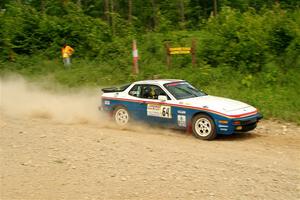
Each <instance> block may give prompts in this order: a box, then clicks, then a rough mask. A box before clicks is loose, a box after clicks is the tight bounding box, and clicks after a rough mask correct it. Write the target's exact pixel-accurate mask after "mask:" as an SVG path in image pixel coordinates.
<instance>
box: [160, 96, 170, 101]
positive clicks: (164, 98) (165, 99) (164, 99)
mask: <svg viewBox="0 0 300 200" xmlns="http://www.w3.org/2000/svg"><path fill="white" fill-rule="evenodd" d="M158 100H160V101H167V100H168V97H167V96H165V95H158Z"/></svg>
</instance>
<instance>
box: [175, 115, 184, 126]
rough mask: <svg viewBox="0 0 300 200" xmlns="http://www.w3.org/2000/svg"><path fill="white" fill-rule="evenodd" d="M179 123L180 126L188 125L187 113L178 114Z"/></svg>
mask: <svg viewBox="0 0 300 200" xmlns="http://www.w3.org/2000/svg"><path fill="white" fill-rule="evenodd" d="M177 123H178V126H181V127H186V116H185V115H177Z"/></svg>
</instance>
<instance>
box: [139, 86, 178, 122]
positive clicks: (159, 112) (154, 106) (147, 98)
mask: <svg viewBox="0 0 300 200" xmlns="http://www.w3.org/2000/svg"><path fill="white" fill-rule="evenodd" d="M161 95H163V96H166V97H167V99H168V100H169V99H170V98H169V97H168V95H167V94H166V93H165V92H164V91H163V90H162V88H161V87H160V86H158V85H152V84H147V85H144V86H143V89H142V96H141V97H142V99H143V100H144V102H143V107H144V109H145V111H146V118H145V120H146V121H147V122H150V123H155V124H161V125H170V124H172V123H173V118H174V114H173V112H172V106H171V105H170V104H168V103H167V101H168V100H167V101H161V100H159V99H158V96H161Z"/></svg>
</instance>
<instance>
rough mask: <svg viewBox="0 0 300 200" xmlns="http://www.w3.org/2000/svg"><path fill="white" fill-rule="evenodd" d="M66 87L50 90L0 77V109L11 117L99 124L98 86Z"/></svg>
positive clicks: (30, 83)
mask: <svg viewBox="0 0 300 200" xmlns="http://www.w3.org/2000/svg"><path fill="white" fill-rule="evenodd" d="M48 84H50V83H48ZM69 90H70V89H69ZM69 90H68V89H61V88H57V87H56V89H55V90H54V91H55V92H53V91H52V90H46V89H44V87H42V84H40V85H39V84H37V83H36V82H29V81H27V80H25V79H24V78H22V77H20V76H9V77H4V78H3V77H2V78H0V111H1V113H2V114H5V115H10V116H12V117H18V118H20V117H21V118H23V117H27V118H28V117H29V118H45V119H51V120H53V121H55V122H59V123H99V122H101V121H103V120H104V118H103V117H104V116H101V114H100V112H99V111H98V106H99V105H100V96H101V94H100V88H92V89H91V88H85V89H78V90H76V91H69Z"/></svg>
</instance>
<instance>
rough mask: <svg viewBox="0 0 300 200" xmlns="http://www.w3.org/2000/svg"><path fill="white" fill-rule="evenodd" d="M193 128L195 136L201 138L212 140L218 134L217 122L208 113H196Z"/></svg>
mask: <svg viewBox="0 0 300 200" xmlns="http://www.w3.org/2000/svg"><path fill="white" fill-rule="evenodd" d="M192 129H193V134H194V136H195V137H196V138H199V139H203V140H212V139H214V138H215V137H216V136H217V133H216V127H215V123H214V121H213V120H212V118H211V117H209V116H208V115H204V114H199V115H196V116H195V117H194V118H193V120H192Z"/></svg>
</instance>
